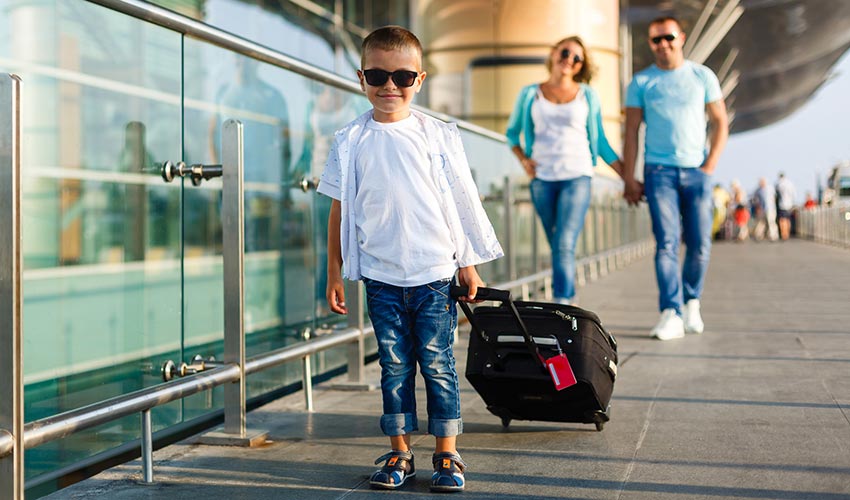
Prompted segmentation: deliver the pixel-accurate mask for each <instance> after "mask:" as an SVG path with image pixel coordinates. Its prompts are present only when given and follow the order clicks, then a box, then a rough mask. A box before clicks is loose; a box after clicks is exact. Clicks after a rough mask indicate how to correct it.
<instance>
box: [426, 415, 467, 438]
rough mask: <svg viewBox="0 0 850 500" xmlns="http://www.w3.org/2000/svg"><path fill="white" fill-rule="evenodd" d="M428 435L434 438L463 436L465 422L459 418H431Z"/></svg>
mask: <svg viewBox="0 0 850 500" xmlns="http://www.w3.org/2000/svg"><path fill="white" fill-rule="evenodd" d="M428 434H431V435H432V436H434V437H452V436H457V435H458V434H463V421H462V420H461V419H459V418H429V419H428Z"/></svg>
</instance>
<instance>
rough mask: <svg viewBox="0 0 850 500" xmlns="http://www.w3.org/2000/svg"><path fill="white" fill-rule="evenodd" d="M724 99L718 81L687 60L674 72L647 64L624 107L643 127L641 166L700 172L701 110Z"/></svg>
mask: <svg viewBox="0 0 850 500" xmlns="http://www.w3.org/2000/svg"><path fill="white" fill-rule="evenodd" d="M722 97H723V94H722V92H721V91H720V82H718V81H717V76H715V74H714V73H713V72H712V71H711V70H710V69H708V68H707V67H705V66H703V65H701V64H696V63H694V62H691V61H687V60H686V61H685V62H684V64H682V66H679V67H678V68H676V69H673V70H663V69H661V68H659V67H658V66H656V65H654V64H653V65H652V66H650V67H648V68H646V69H645V70H643V71H641V72H640V73H637V74H636V75H635V76H634V78H633V79H632V83H630V84H629V88H628V91H627V92H626V107H627V108H641V109H642V110H643V120H644V121H645V122H646V143H645V158H644V162H645V163H646V164H661V165H669V166H676V167H699V166H700V165H702V163H703V161H705V155H706V143H705V140H706V118H705V105H706V104H708V103H710V102H714V101H718V100H720V99H721V98H722Z"/></svg>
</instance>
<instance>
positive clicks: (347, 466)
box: [47, 241, 850, 500]
mask: <svg viewBox="0 0 850 500" xmlns="http://www.w3.org/2000/svg"><path fill="white" fill-rule="evenodd" d="M579 293H580V300H581V303H582V305H583V306H584V307H587V308H588V309H591V310H594V311H596V312H598V313H599V315H600V317H601V318H602V320H603V322H604V323H605V325H606V326H607V328H608V329H609V330H611V331H612V332H613V333H614V334H615V335H616V336H617V339H618V341H619V345H620V370H619V379H618V380H617V383H616V386H615V389H614V398H613V400H612V420H611V422H609V423H608V424H607V425H606V427H605V430H604V431H602V432H596V431H595V429H594V427H593V426H592V425H580V424H548V423H540V422H522V421H514V422H513V423H512V424H511V426H510V428H508V429H507V430H505V429H503V428H502V425H501V423H500V421H499V419H498V418H497V417H495V416H492V415H490V414H489V413H488V412H487V410H486V409H485V407H484V404H483V403H482V401H481V399H480V398H479V397H478V396H477V394H476V393H475V392H474V391H473V390H472V389H471V387H470V386H469V384H466V383H465V381H464V385H463V386H462V390H463V405H464V410H463V416H464V421H465V433H464V434H463V435H462V436H461V438H460V440H459V449H460V451H461V453H462V454H463V457H464V459H465V460H466V461H467V462H468V464H469V470H468V473H467V480H468V486H467V491H466V492H465V493H463V494H462V496H463V497H464V498H480V499H509V498H523V499H539V500H543V499H561V498H588V499H589V498H604V499H620V498H622V499H666V498H669V499H674V498H675V499H681V498H687V499H691V498H711V499H717V498H736V499H742V498H758V499H764V498H778V499H806V498H811V499H821V500H822V499H850V300H848V299H850V252H848V251H846V250H840V249H836V248H832V247H827V246H822V245H818V244H814V243H809V242H805V241H789V242H785V243H761V244H757V243H744V244H735V243H725V244H718V245H715V247H714V249H713V256H712V264H711V268H710V271H709V277H708V281H707V284H706V289H705V293H704V296H703V313H704V318H705V321H706V325H707V331H706V333H705V334H704V335H702V336H688V337H686V338H685V339H681V340H674V341H669V342H659V341H655V340H651V339H649V338H648V337H647V332H648V331H649V329H650V328H651V327H652V325H653V324H654V322H655V321H656V319H657V312H656V301H657V291H656V287H655V282H654V271H653V262H652V259H651V258H647V259H642V260H640V261H638V262H636V263H633V264H632V265H631V266H629V267H628V268H626V269H624V270H621V271H618V272H615V273H613V274H611V275H609V276H607V277H605V278H602V279H601V280H599V281H597V282H595V283H592V284H590V285H587V286H585V287H583V288H582V289H580V290H579ZM456 352H457V356H458V359H459V366H460V367H463V366H465V358H466V353H465V341H463V340H462V341H461V343H460V344H459V345H458V347H457V350H456ZM368 373H369V375H368V376H369V377H370V381H372V382H375V383H377V382H378V371H377V367H376V366H374V365H372V366H370V367H369V372H368ZM420 386H421V384H420ZM315 392H316V393H315V396H316V399H315V407H316V411H315V413H312V414H307V413H304V412H303V411H302V409H301V408H302V407H303V396H302V395H301V394H295V395H293V396H290V397H287V398H284V399H282V400H279V401H276V402H274V403H272V404H269V405H267V406H265V407H263V408H261V409H259V410H256V411H254V412H251V413H250V414H249V415H248V422H249V426H252V427H258V428H266V429H270V430H271V433H270V436H271V440H272V441H270V442H269V443H267V445H266V446H264V447H261V448H259V449H252V450H249V449H239V448H228V447H210V446H204V445H198V444H193V442H192V440H188V441H186V442H183V443H180V444H177V445H173V446H170V447H168V448H166V449H163V450H160V451H159V452H157V453H156V454H155V456H154V467H155V469H154V474H155V476H154V478H155V480H156V484H155V485H152V486H151V485H141V484H138V480H139V477H140V468H141V465H140V462H139V461H136V462H132V463H129V464H126V465H124V466H120V467H116V468H114V469H112V470H109V471H107V472H104V473H102V474H100V475H98V476H96V477H94V478H91V479H89V480H87V481H84V482H82V483H79V484H77V485H74V486H71V487H69V488H66V489H64V490H61V491H59V492H57V493H54V494H52V495H50V496H49V497H47V498H50V499H68V498H106V499H110V500H113V499H168V500H181V499H190V498H191V499H197V498H203V499H228V500H237V499H278V498H280V499H310V500H319V499H331V498H334V499H339V498H373V497H374V498H378V497H386V498H390V497H392V498H445V495H434V494H431V493H429V492H428V478H429V477H430V471H429V465H430V464H429V461H430V454H431V451H432V447H433V438H432V437H430V436H426V435H417V436H415V437H414V440H413V447H414V450H415V451H416V452H417V459H418V466H419V471H420V473H419V477H418V480H417V481H415V482H414V483H412V484H408V485H405V487H404V488H403V489H402V490H400V491H395V492H379V491H372V490H369V487H368V482H367V478H368V475H369V473H370V472H371V471H372V470H373V469H374V467H373V466H372V465H371V463H372V460H374V459H375V458H377V457H378V456H379V455H381V454H382V453H384V451H385V450H386V448H387V441H386V438H384V437H383V436H382V435H381V434H380V431H379V429H378V417H379V415H380V408H381V403H380V392H378V391H372V392H363V393H352V392H342V391H336V390H332V389H329V388H327V387H323V386H321V385H320V386H318V387H317V388H316V391H315ZM419 401H421V402H422V405H421V407H422V411H421V412H420V413H423V414H422V415H421V416H420V420H421V421H422V422H425V415H424V393H421V394H420V399H419Z"/></svg>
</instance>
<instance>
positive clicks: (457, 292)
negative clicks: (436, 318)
mask: <svg viewBox="0 0 850 500" xmlns="http://www.w3.org/2000/svg"><path fill="white" fill-rule="evenodd" d="M468 293H469V287H465V286H457V285H452V287H451V289H450V291H449V294H450V295H451V296H452V298H453V299H459V298H460V297H466V295H467V294H468ZM475 298H476V299H477V300H495V301H498V302H501V303H502V305H504V306H505V307H507V308H508V310H509V311H511V314H512V315H513V317H514V321H516V325H517V327H519V331H520V333H521V334H522V337H523V339H525V345H526V346H527V347H528V350H529V352H531V355H532V356H533V357H534V359H537V360H538V361H540V365H541V366H542V367H543V369H544V370H547V366H546V362H545V361H544V360H543V356H542V355H541V354H540V349H538V348H537V344H536V343H535V342H534V339H533V338H531V334H530V333H528V328H526V326H525V322H524V321H523V320H522V317H521V316H520V315H519V311H518V310H517V308H516V305H515V304H514V301H513V300H511V292H510V291H509V290H499V289H498V288H486V287H480V288H478V293H476V294H475ZM458 304H460V308H461V309H462V310H463V314H465V315H466V318H467V319H468V320H469V325H470V326H471V327H472V330H473V331H474V332H475V333H476V334H477V335H478V336H480V337H482V338H483V337H484V332H483V331H481V328H480V327H479V326H478V323H477V322H476V321H475V316H474V315H473V314H472V310H471V309H470V308H469V305H468V304H467V303H466V302H460V301H459V302H458ZM547 371H548V370H547Z"/></svg>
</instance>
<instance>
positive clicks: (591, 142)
mask: <svg viewBox="0 0 850 500" xmlns="http://www.w3.org/2000/svg"><path fill="white" fill-rule="evenodd" d="M546 68H547V69H548V70H549V78H548V79H547V80H546V81H545V82H543V83H540V84H533V85H529V86H527V87H525V88H523V89H522V91H521V92H520V94H519V97H518V98H517V101H516V105H515V106H514V110H513V113H511V117H510V120H509V121H508V130H507V138H508V144H510V146H511V150H512V151H513V152H514V154H515V155H516V157H517V158H518V159H519V162H520V163H521V164H522V167H523V168H524V169H525V171H526V173H527V174H528V176H529V177H530V178H531V199H532V202H533V203H534V208H535V209H536V210H537V214H538V215H539V216H540V221H541V223H542V224H543V228H544V230H545V231H546V238H547V239H548V240H549V246H550V247H551V249H552V287H553V292H554V296H555V302H557V303H560V304H575V275H576V265H575V246H576V240H577V239H578V235H579V233H580V232H581V229H582V227H583V226H584V216H585V214H586V213H587V208H588V206H589V205H590V178H591V177H592V176H593V167H595V166H596V160H597V157H598V156H602V159H603V160H605V162H606V163H608V164H609V165H611V167H612V168H614V170H616V171H617V173H618V174H621V175H622V164H621V163H620V158H619V157H618V156H617V154H616V153H615V152H614V150H613V149H612V148H611V146H610V145H609V144H608V139H607V138H606V137H605V132H604V130H603V129H602V113H601V110H600V107H599V98H598V97H597V95H596V92H594V90H593V89H592V88H590V86H589V85H588V83H589V82H590V79H591V77H592V73H593V70H592V65H591V63H590V60H589V59H588V53H587V51H586V50H585V47H584V43H583V42H582V41H581V38H579V37H577V36H571V37H568V38H565V39H563V40H561V41H560V42H558V43H556V44H555V45H554V46H553V47H552V50H551V51H550V52H549V58H548V59H547V60H546ZM521 135H522V136H524V137H523V142H524V145H521V144H520V136H521Z"/></svg>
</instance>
